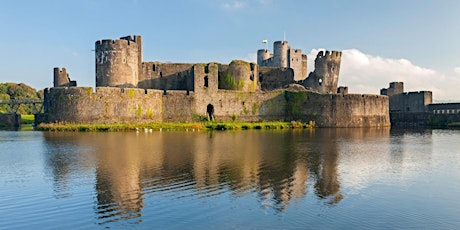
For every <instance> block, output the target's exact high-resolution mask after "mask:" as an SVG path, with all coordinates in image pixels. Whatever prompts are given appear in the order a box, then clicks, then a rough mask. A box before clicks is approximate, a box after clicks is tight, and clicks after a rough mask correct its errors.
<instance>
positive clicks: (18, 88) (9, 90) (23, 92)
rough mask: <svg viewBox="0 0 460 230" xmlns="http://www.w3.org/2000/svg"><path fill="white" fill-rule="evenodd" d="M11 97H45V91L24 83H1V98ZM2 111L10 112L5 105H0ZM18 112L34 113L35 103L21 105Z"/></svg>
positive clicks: (8, 98) (7, 98)
mask: <svg viewBox="0 0 460 230" xmlns="http://www.w3.org/2000/svg"><path fill="white" fill-rule="evenodd" d="M10 99H43V92H41V93H40V92H37V90H36V89H34V88H32V87H30V86H28V85H26V84H24V83H19V84H16V83H11V82H8V83H0V100H10ZM0 112H1V113H5V112H8V110H7V108H6V106H5V105H3V106H0ZM18 113H20V114H33V105H21V106H20V107H19V109H18Z"/></svg>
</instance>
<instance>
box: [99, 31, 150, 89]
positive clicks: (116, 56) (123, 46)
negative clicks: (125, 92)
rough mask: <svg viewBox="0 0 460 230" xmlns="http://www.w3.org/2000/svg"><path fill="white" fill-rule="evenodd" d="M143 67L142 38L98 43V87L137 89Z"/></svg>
mask: <svg viewBox="0 0 460 230" xmlns="http://www.w3.org/2000/svg"><path fill="white" fill-rule="evenodd" d="M141 65H142V38H141V36H134V38H133V37H131V36H127V37H122V38H120V39H118V40H111V39H107V40H100V41H97V42H96V87H99V86H110V87H121V88H126V87H137V84H138V81H139V74H140V73H141V71H140V66H141Z"/></svg>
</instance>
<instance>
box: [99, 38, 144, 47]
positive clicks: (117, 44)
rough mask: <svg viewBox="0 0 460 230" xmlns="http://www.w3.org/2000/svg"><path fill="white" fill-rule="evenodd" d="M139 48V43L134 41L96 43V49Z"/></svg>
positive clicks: (102, 41)
mask: <svg viewBox="0 0 460 230" xmlns="http://www.w3.org/2000/svg"><path fill="white" fill-rule="evenodd" d="M133 45H135V46H136V47H137V43H136V42H135V41H134V40H126V39H117V40H112V39H104V40H99V41H96V47H107V48H110V47H121V46H133Z"/></svg>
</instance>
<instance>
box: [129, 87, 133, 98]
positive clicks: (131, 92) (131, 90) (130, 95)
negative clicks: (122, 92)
mask: <svg viewBox="0 0 460 230" xmlns="http://www.w3.org/2000/svg"><path fill="white" fill-rule="evenodd" d="M128 94H129V98H134V89H130V90H129V91H128Z"/></svg>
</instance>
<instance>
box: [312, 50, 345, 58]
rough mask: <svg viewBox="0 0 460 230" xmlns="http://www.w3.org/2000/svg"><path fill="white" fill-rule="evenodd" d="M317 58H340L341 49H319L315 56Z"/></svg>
mask: <svg viewBox="0 0 460 230" xmlns="http://www.w3.org/2000/svg"><path fill="white" fill-rule="evenodd" d="M316 57H317V58H320V59H322V58H326V59H329V60H333V59H337V58H341V57H342V52H341V51H335V50H333V51H328V50H325V51H323V50H321V51H319V53H318V55H317V56H316Z"/></svg>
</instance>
